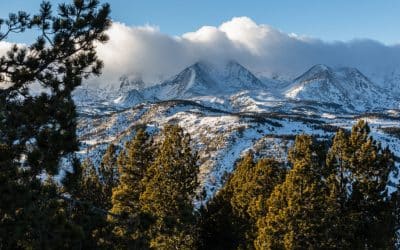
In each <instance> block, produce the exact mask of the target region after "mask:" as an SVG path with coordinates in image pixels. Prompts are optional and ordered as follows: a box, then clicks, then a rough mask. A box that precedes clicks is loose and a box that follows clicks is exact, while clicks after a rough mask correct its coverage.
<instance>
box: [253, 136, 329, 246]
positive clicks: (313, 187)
mask: <svg viewBox="0 0 400 250" xmlns="http://www.w3.org/2000/svg"><path fill="white" fill-rule="evenodd" d="M319 155H323V154H320V153H319V152H317V151H316V147H315V144H313V141H312V138H311V137H310V136H306V135H301V136H297V137H296V141H295V144H294V146H293V148H292V149H291V150H290V153H289V160H290V162H291V163H292V165H293V168H292V169H291V170H290V172H289V173H288V174H287V176H286V179H285V181H284V182H283V183H282V184H279V185H277V186H276V187H275V189H274V190H273V192H272V194H271V196H270V198H269V199H268V201H267V215H266V216H265V217H264V218H261V219H260V220H259V221H258V237H257V239H256V241H255V247H256V248H257V249H314V248H319V249H321V248H324V246H325V244H326V242H327V239H326V234H325V228H326V226H327V225H325V224H324V213H325V200H324V198H325V195H326V188H325V184H324V178H323V177H324V176H323V164H321V162H322V161H321V159H320V158H319V157H318V156H319Z"/></svg>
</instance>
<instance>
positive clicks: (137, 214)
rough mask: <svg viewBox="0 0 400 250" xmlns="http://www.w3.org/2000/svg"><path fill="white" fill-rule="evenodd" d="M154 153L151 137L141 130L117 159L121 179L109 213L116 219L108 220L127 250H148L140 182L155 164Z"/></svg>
mask: <svg viewBox="0 0 400 250" xmlns="http://www.w3.org/2000/svg"><path fill="white" fill-rule="evenodd" d="M153 150H154V148H153V143H152V140H151V138H150V136H149V135H148V134H147V133H146V131H145V130H144V129H139V130H137V132H136V135H135V137H134V138H133V140H132V141H130V142H128V143H127V144H126V148H125V150H123V151H121V153H120V155H119V157H118V169H119V176H120V180H119V184H118V186H117V187H115V188H114V189H113V194H112V208H111V210H110V212H111V214H113V216H109V220H110V222H111V223H113V226H114V230H113V232H114V234H115V235H116V237H117V239H118V241H120V242H119V244H120V245H121V247H123V248H125V249H128V248H131V249H145V248H148V242H147V239H146V235H144V232H145V229H146V227H147V226H148V225H149V223H150V221H149V219H150V218H148V216H146V214H144V213H142V209H141V206H140V203H139V197H140V194H141V193H142V192H143V191H144V188H143V185H142V182H141V181H142V179H143V177H144V175H145V173H146V170H147V168H148V167H149V166H150V165H151V163H152V161H153ZM115 215H116V216H115Z"/></svg>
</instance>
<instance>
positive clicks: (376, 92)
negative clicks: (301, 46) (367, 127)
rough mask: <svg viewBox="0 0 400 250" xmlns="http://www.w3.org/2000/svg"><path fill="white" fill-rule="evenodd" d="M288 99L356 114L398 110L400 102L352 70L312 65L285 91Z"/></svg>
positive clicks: (358, 72) (355, 70)
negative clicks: (377, 110) (352, 111)
mask: <svg viewBox="0 0 400 250" xmlns="http://www.w3.org/2000/svg"><path fill="white" fill-rule="evenodd" d="M284 95H285V97H286V98H288V99H294V100H302V101H318V102H326V103H336V104H340V105H343V106H345V107H347V108H348V109H351V110H355V111H367V110H372V109H375V108H398V107H399V102H398V100H396V99H395V98H394V97H392V96H391V95H390V94H388V93H387V92H386V91H384V90H383V89H381V88H380V87H378V86H376V85H375V84H374V83H372V82H371V81H370V80H369V79H368V78H367V77H366V76H364V75H363V74H362V73H361V72H360V71H358V70H357V69H355V68H339V69H332V68H330V67H328V66H325V65H315V66H313V67H312V68H311V69H309V70H308V71H307V72H306V73H304V74H303V75H301V76H299V77H298V78H296V79H295V80H294V81H293V83H292V84H291V85H290V86H289V87H288V88H287V89H286V90H285V91H284Z"/></svg>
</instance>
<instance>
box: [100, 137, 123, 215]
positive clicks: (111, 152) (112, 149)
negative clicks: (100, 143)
mask: <svg viewBox="0 0 400 250" xmlns="http://www.w3.org/2000/svg"><path fill="white" fill-rule="evenodd" d="M99 176H100V180H101V183H102V188H103V192H104V195H105V196H106V197H108V198H109V199H108V200H107V202H106V203H105V204H104V205H103V206H102V207H103V208H104V209H110V208H111V195H112V189H113V188H114V187H116V186H117V184H118V166H117V153H116V146H115V145H114V144H112V143H111V144H110V145H109V146H108V148H107V150H106V152H105V154H104V155H103V158H102V161H101V163H100V167H99Z"/></svg>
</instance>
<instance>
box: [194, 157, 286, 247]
mask: <svg viewBox="0 0 400 250" xmlns="http://www.w3.org/2000/svg"><path fill="white" fill-rule="evenodd" d="M285 172H286V171H285V168H284V166H282V164H280V163H278V162H276V161H275V160H273V159H268V158H267V159H260V160H258V161H257V162H256V161H255V160H254V158H253V154H252V153H248V154H246V155H245V156H244V157H243V159H242V160H241V161H240V162H239V163H238V164H237V166H236V169H235V172H234V174H233V175H232V176H231V177H230V178H229V180H228V181H227V183H226V185H225V187H224V188H223V189H222V190H220V191H219V192H218V193H217V195H216V196H215V197H214V198H213V199H212V200H211V201H210V202H209V203H208V204H207V206H206V207H204V208H202V210H201V215H202V216H201V221H200V224H201V241H202V244H203V248H204V249H253V248H254V246H253V241H254V239H255V238H256V233H257V228H256V223H257V221H258V220H259V219H260V218H262V217H264V216H265V215H266V207H265V203H266V201H267V199H268V198H269V196H270V193H271V192H272V190H273V188H274V187H275V185H277V184H278V183H281V182H282V181H283V180H284V177H285Z"/></svg>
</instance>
